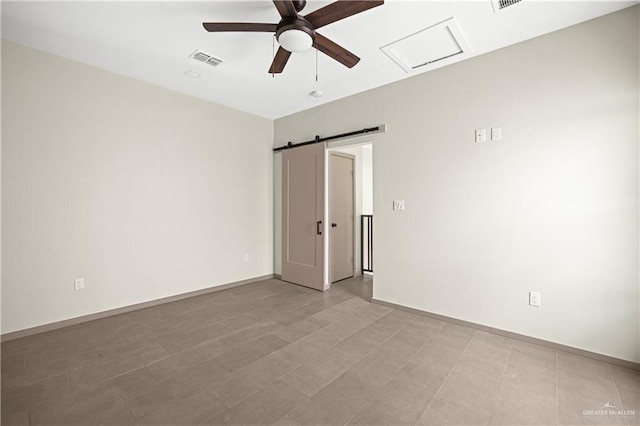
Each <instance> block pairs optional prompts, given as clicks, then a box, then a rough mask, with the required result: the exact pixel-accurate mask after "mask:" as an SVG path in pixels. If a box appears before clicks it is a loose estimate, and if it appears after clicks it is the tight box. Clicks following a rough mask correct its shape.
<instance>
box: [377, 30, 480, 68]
mask: <svg viewBox="0 0 640 426" xmlns="http://www.w3.org/2000/svg"><path fill="white" fill-rule="evenodd" d="M380 50H382V52H384V53H385V54H386V55H387V56H388V57H389V58H391V59H392V60H393V61H394V62H395V63H396V64H398V65H399V66H400V67H401V68H402V69H403V70H405V72H407V73H411V72H413V71H415V70H418V69H421V68H424V67H428V66H429V65H431V64H433V63H435V62H439V61H443V60H448V59H449V60H450V59H451V58H453V57H455V56H458V55H462V54H464V53H468V52H471V47H470V46H469V43H467V40H466V38H465V37H464V35H463V34H462V31H461V30H460V27H459V26H458V23H457V22H456V20H455V18H449V19H447V20H445V21H442V22H440V23H438V24H435V25H432V26H430V27H427V28H425V29H423V30H420V31H418V32H416V33H413V34H410V35H408V36H406V37H404V38H401V39H400V40H397V41H394V42H392V43H389V44H387V45H386V46H382V47H381V48H380Z"/></svg>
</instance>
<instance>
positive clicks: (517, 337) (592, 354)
mask: <svg viewBox="0 0 640 426" xmlns="http://www.w3.org/2000/svg"><path fill="white" fill-rule="evenodd" d="M371 303H375V304H377V305H382V306H387V307H389V308H394V309H399V310H401V311H406V312H410V313H412V314H416V315H422V316H425V317H429V318H433V319H437V320H440V321H445V322H449V323H452V324H457V325H463V326H465V327H471V328H475V329H477V330H482V331H484V332H487V333H493V334H497V335H499V336H503V337H508V338H510V339H514V340H520V341H521V342H526V343H533V344H536V345H540V346H544V347H546V348H549V349H554V350H558V351H563V352H568V353H570V354H573V355H579V356H582V357H585V358H591V359H595V360H596V361H602V362H606V363H609V364H613V365H618V366H620V367H625V368H629V369H632V370H638V371H640V363H637V362H633V361H627V360H625V359H620V358H615V357H612V356H609V355H603V354H599V353H596V352H590V351H587V350H584V349H579V348H574V347H573V346H567V345H563V344H560V343H555V342H550V341H548V340H543V339H538V338H535V337H530V336H526V335H524V334H518V333H514V332H512V331H506V330H501V329H499V328H493V327H488V326H486V325H482V324H477V323H474V322H470V321H464V320H460V319H457V318H452V317H447V316H445V315H439V314H434V313H432V312H428V311H423V310H420V309H415V308H410V307H408V306H403V305H398V304H395V303H391V302H385V301H383V300H378V299H371Z"/></svg>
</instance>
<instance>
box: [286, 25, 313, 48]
mask: <svg viewBox="0 0 640 426" xmlns="http://www.w3.org/2000/svg"><path fill="white" fill-rule="evenodd" d="M278 43H279V44H280V46H282V48H283V49H285V50H288V51H289V52H292V53H295V52H304V51H305V50H309V49H310V48H311V46H312V45H313V38H312V37H311V35H310V34H309V33H307V32H305V31H302V30H298V29H295V28H294V29H290V30H286V31H283V32H282V33H281V34H279V35H278Z"/></svg>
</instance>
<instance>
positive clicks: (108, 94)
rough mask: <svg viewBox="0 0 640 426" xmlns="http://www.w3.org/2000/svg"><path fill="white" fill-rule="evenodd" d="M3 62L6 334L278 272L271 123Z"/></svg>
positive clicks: (101, 80)
mask: <svg viewBox="0 0 640 426" xmlns="http://www.w3.org/2000/svg"><path fill="white" fill-rule="evenodd" d="M2 55H3V56H2V68H3V69H2V107H3V108H2V144H3V146H2V150H3V153H2V154H3V155H2V206H3V210H2V229H3V233H2V246H3V251H2V301H3V305H2V332H4V333H6V332H11V331H16V330H20V329H24V328H28V327H33V326H37V325H41V324H46V323H50V322H54V321H59V320H64V319H68V318H73V317H77V316H81V315H85V314H90V313H95V312H99V311H104V310H107V309H111V308H117V307H122V306H126V305H131V304H134V303H138V302H144V301H149V300H153V299H157V298H161V297H165V296H170V295H174V294H180V293H184V292H188V291H192V290H198V289H202V288H206V287H211V286H216V285H220V284H225V283H229V282H234V281H239V280H243V279H247V278H252V277H257V276H263V275H266V274H271V273H273V210H272V207H271V206H272V203H273V191H272V189H273V187H272V184H271V182H272V179H273V177H272V153H271V147H272V144H273V122H272V121H271V120H267V119H263V118H259V117H256V116H252V115H249V114H246V113H242V112H239V111H235V110H232V109H229V108H225V107H221V106H216V105H213V104H211V103H208V102H205V101H202V100H198V99H195V98H191V97H188V96H184V95H180V94H177V93H174V92H171V91H168V90H164V89H160V88H157V87H154V86H151V85H148V84H144V83H141V82H138V81H136V80H132V79H129V78H125V77H121V76H118V75H116V74H112V73H109V72H106V71H101V70H99V69H96V68H93V67H89V66H86V65H83V64H80V63H77V62H72V61H69V60H66V59H63V58H60V57H56V56H53V55H50V54H46V53H43V52H40V51H36V50H33V49H30V48H27V47H23V46H19V45H16V44H12V43H9V42H4V41H3V43H2ZM245 254H249V262H244V255H245ZM75 277H84V278H85V280H86V289H85V290H83V291H74V289H73V280H74V278H75Z"/></svg>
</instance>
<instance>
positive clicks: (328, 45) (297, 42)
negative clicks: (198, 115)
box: [202, 0, 384, 73]
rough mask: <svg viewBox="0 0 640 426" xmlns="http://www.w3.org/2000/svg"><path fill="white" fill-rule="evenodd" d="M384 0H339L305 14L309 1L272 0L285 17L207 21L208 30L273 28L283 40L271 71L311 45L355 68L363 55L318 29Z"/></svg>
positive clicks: (279, 67)
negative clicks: (269, 21)
mask: <svg viewBox="0 0 640 426" xmlns="http://www.w3.org/2000/svg"><path fill="white" fill-rule="evenodd" d="M383 3H384V0H364V1H355V0H338V1H336V2H334V3H331V4H329V5H327V6H325V7H323V8H320V9H318V10H316V11H314V12H311V13H310V14H308V15H306V16H302V15H299V12H300V11H301V10H302V9H303V8H304V6H305V5H306V4H307V2H306V0H273V4H274V5H275V6H276V9H278V13H280V16H281V17H282V19H281V20H280V22H278V23H277V24H267V23H242V22H205V23H203V24H202V26H203V27H204V29H205V30H207V31H209V32H226V31H250V32H269V33H270V32H274V33H275V34H276V39H277V40H278V43H279V44H280V47H279V48H278V52H277V53H276V55H275V58H274V59H273V63H272V64H271V67H270V68H269V73H281V72H282V70H284V67H285V65H286V64H287V61H288V60H289V57H290V56H291V53H292V52H303V51H305V50H307V49H309V48H310V47H311V46H313V47H315V48H316V49H318V50H319V51H320V52H322V53H324V54H326V55H328V56H330V57H331V58H333V59H335V60H336V61H338V62H340V63H341V64H343V65H345V66H346V67H348V68H352V67H353V66H354V65H355V64H357V63H358V62H359V61H360V58H359V57H357V56H356V55H354V54H353V53H351V52H349V51H348V50H347V49H345V48H344V47H342V46H340V45H338V44H336V43H334V42H333V41H331V40H329V39H328V38H326V37H324V36H322V35H321V34H318V33H317V32H316V30H317V29H318V28H321V27H324V26H325V25H328V24H331V23H332V22H336V21H339V20H341V19H344V18H347V17H349V16H352V15H355V14H357V13H360V12H364V11H366V10H369V9H371V8H374V7H376V6H380V5H382V4H383Z"/></svg>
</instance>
